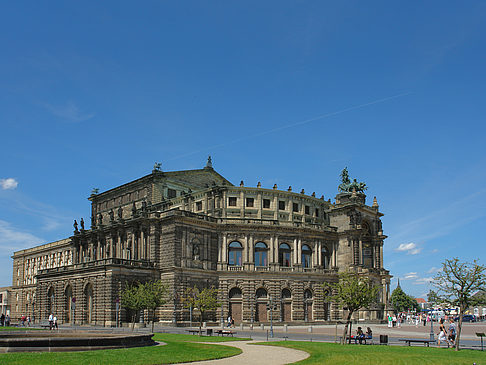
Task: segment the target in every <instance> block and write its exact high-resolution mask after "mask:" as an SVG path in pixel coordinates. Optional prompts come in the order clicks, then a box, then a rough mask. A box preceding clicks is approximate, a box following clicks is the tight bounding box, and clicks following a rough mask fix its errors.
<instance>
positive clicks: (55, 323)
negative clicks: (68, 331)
mask: <svg viewBox="0 0 486 365" xmlns="http://www.w3.org/2000/svg"><path fill="white" fill-rule="evenodd" d="M52 321H53V322H54V328H55V329H56V330H58V329H59V327H57V317H56V316H54V318H53V319H52Z"/></svg>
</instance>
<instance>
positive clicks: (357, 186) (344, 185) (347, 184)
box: [338, 167, 368, 193]
mask: <svg viewBox="0 0 486 365" xmlns="http://www.w3.org/2000/svg"><path fill="white" fill-rule="evenodd" d="M338 189H339V192H340V193H351V192H353V190H354V191H355V192H357V193H364V191H365V190H366V189H368V187H367V186H366V184H365V183H364V182H358V181H357V180H356V179H353V181H351V179H350V178H349V173H348V168H347V167H345V168H344V169H343V171H341V184H339V186H338Z"/></svg>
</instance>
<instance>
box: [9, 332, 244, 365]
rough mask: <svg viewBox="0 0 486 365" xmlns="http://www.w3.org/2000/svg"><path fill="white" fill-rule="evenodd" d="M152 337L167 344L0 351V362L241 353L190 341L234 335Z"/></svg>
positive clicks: (155, 360) (153, 359)
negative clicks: (18, 351)
mask: <svg viewBox="0 0 486 365" xmlns="http://www.w3.org/2000/svg"><path fill="white" fill-rule="evenodd" d="M153 338H154V340H156V341H162V342H165V343H166V344H167V345H163V346H149V347H141V348H130V349H118V350H97V351H79V352H57V353H54V352H43V353H10V354H0V364H2V365H3V364H35V365H43V364H46V365H47V364H48V365H51V364H56V365H57V364H76V365H79V364H110V365H111V364H130V365H136V364H140V365H142V364H143V365H148V364H173V363H179V362H189V361H201V360H210V359H219V358H222V357H228V356H234V355H238V354H240V353H241V350H240V349H237V348H235V347H229V346H221V345H206V344H201V343H194V342H190V341H196V342H197V341H200V342H226V341H235V340H238V339H237V338H222V337H217V336H212V337H207V336H192V335H175V334H165V333H156V334H155V335H154V337H153Z"/></svg>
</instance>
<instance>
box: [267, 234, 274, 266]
mask: <svg viewBox="0 0 486 365" xmlns="http://www.w3.org/2000/svg"><path fill="white" fill-rule="evenodd" d="M274 242H275V239H274V237H273V236H271V237H270V246H269V250H268V265H269V266H270V265H271V264H273V263H274V262H275V261H274V252H275V249H274V246H273V245H274Z"/></svg>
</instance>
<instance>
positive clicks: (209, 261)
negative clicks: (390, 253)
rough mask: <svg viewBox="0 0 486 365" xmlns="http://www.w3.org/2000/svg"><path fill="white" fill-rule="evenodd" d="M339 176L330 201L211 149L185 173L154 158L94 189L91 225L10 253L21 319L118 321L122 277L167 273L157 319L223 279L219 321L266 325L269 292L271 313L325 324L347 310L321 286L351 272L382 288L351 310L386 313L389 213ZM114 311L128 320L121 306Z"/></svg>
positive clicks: (169, 319) (178, 316)
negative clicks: (247, 170) (231, 164)
mask: <svg viewBox="0 0 486 365" xmlns="http://www.w3.org/2000/svg"><path fill="white" fill-rule="evenodd" d="M343 176H345V177H346V178H344V177H343V184H341V185H340V189H341V193H339V194H338V195H337V196H336V198H335V203H331V200H330V199H329V200H327V201H326V200H324V197H321V198H317V197H316V195H315V193H312V194H311V195H306V194H305V193H304V190H302V191H301V192H293V191H292V188H291V187H289V188H288V189H286V190H278V189H277V185H274V186H273V188H270V189H265V188H262V187H261V185H260V183H259V184H258V185H257V186H256V187H246V186H244V184H243V181H242V182H241V183H240V184H239V186H235V185H233V184H232V183H231V182H229V181H228V180H226V179H225V178H224V177H223V176H221V175H220V174H219V173H217V172H216V171H215V170H214V169H213V167H212V164H211V160H210V159H208V163H207V165H206V167H204V168H203V169H197V170H188V171H172V172H165V171H161V170H160V165H158V164H156V166H154V170H153V171H152V173H151V174H149V175H147V176H144V177H142V178H140V179H137V180H135V181H131V182H129V183H126V184H124V185H121V186H118V187H115V188H113V189H110V190H108V191H105V192H101V193H99V192H98V190H94V191H93V193H92V194H91V196H90V197H89V200H90V201H91V225H90V228H85V226H84V222H83V221H80V222H79V224H78V222H75V225H74V232H73V235H72V236H71V237H68V238H66V239H63V240H60V241H56V242H52V243H47V244H44V245H41V246H37V247H33V248H29V249H26V250H22V251H17V252H15V253H14V255H13V289H12V292H13V295H14V301H13V302H12V303H13V304H12V305H13V307H12V311H13V313H14V317H20V316H21V315H24V314H25V315H31V316H32V317H35V318H39V319H45V318H47V317H48V315H49V313H51V312H54V313H56V314H57V317H58V318H59V320H60V321H61V322H64V323H66V322H72V321H73V320H74V321H75V322H76V323H85V324H98V325H106V326H110V325H114V323H115V318H116V312H115V311H116V307H117V306H116V304H117V300H118V299H119V297H120V292H121V290H122V288H123V287H124V286H125V285H126V284H127V283H129V282H133V281H146V280H149V279H162V280H163V281H165V282H166V283H167V284H168V285H169V287H170V293H171V299H170V301H169V303H167V304H166V305H164V306H163V307H160V308H158V310H157V311H156V313H155V316H156V318H155V320H158V321H160V322H166V323H171V324H175V325H177V324H181V325H183V324H186V323H189V310H188V309H187V308H184V306H183V304H182V302H181V297H182V295H183V293H184V291H185V290H186V289H187V288H188V287H192V286H194V285H197V286H199V287H206V286H214V287H216V288H218V289H219V293H220V294H219V295H220V298H219V300H220V302H221V303H222V305H221V308H220V309H218V311H216V313H212V314H210V315H212V318H211V320H212V321H220V320H222V319H224V318H226V317H227V316H228V314H231V315H232V316H233V318H234V319H235V321H236V323H241V322H245V323H252V322H260V323H266V322H268V321H269V320H270V313H269V306H267V304H269V303H270V301H272V302H273V303H274V308H273V311H272V315H273V319H274V320H275V321H281V322H286V323H305V322H309V323H315V322H321V323H322V322H326V321H330V320H340V319H342V318H343V317H344V315H345V312H344V311H343V310H342V309H341V308H338V307H337V306H336V305H334V304H331V303H329V302H328V301H327V300H326V295H325V293H324V288H323V286H322V284H323V283H326V282H335V281H336V280H337V274H338V272H340V271H343V270H352V271H354V272H356V273H359V274H361V275H363V276H366V277H369V278H370V279H371V280H372V281H373V283H374V284H375V285H377V286H378V287H379V288H380V294H379V296H378V298H377V299H378V301H377V303H375V304H373V305H372V306H370V308H368V309H366V310H361V311H359V312H357V313H356V315H355V318H356V319H358V318H359V319H370V320H381V319H383V314H384V312H385V311H386V310H387V305H388V300H389V284H390V277H391V276H390V274H389V272H388V271H387V270H385V268H384V267H383V242H384V240H385V238H386V236H385V235H384V234H383V231H382V225H381V217H382V216H383V214H382V213H380V212H379V210H378V203H377V202H376V199H375V200H374V201H373V204H372V205H371V206H368V205H366V202H365V200H366V196H365V194H364V193H363V192H362V190H364V189H363V186H364V184H362V183H357V182H356V180H354V181H353V182H351V181H350V179H349V178H348V177H347V170H346V174H345V173H344V171H343ZM353 184H354V185H353ZM360 184H361V185H360ZM343 186H344V188H343ZM352 186H354V187H353V188H352V189H351V188H350V187H352ZM346 187H347V190H346ZM74 306H75V310H74V311H73V307H74ZM73 313H74V318H72V314H73ZM119 314H120V318H121V319H122V320H126V318H127V317H126V313H125V311H124V309H123V307H122V310H121V311H120V313H119Z"/></svg>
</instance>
